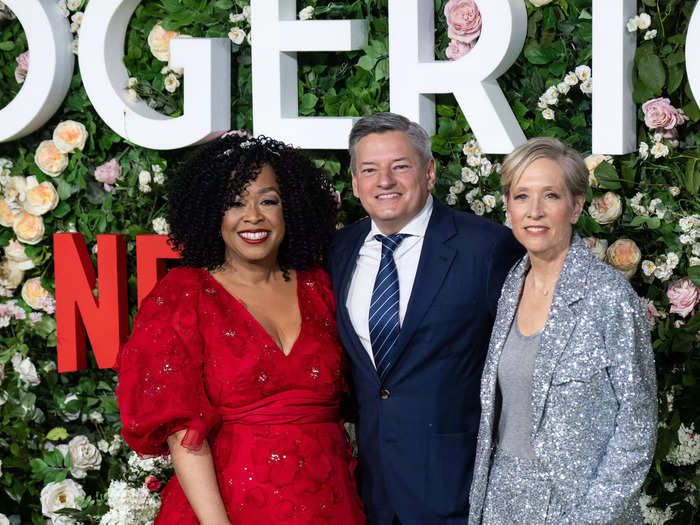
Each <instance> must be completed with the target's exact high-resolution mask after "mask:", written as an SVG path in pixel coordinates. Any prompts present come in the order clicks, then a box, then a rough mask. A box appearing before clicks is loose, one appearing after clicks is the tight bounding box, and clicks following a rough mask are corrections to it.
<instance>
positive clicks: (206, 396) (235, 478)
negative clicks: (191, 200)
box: [117, 268, 365, 525]
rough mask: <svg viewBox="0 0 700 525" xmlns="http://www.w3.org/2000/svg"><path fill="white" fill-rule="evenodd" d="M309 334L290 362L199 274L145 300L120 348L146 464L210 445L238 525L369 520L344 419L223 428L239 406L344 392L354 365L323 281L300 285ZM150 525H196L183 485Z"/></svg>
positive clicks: (132, 439)
mask: <svg viewBox="0 0 700 525" xmlns="http://www.w3.org/2000/svg"><path fill="white" fill-rule="evenodd" d="M297 279H298V285H297V293H298V294H299V307H300V311H301V316H302V329H301V333H300V334H299V339H298V340H297V342H296V343H295V345H294V347H293V349H292V352H291V353H290V354H289V356H286V357H285V356H284V354H282V352H281V350H280V349H279V348H278V347H277V346H276V345H274V344H273V342H272V340H271V339H270V337H269V335H267V333H266V332H265V331H264V330H263V328H262V327H261V326H260V325H259V323H257V321H255V319H253V318H252V317H251V316H250V314H249V313H248V312H247V311H246V310H245V309H244V308H243V306H242V305H241V304H240V303H239V302H238V301H237V300H236V299H235V298H234V297H232V296H231V295H230V294H228V292H226V291H225V290H224V289H223V288H222V287H221V286H220V285H219V284H218V283H217V282H216V281H215V280H213V279H212V278H211V276H209V275H208V274H207V273H205V272H204V271H202V270H196V269H192V268H179V269H175V270H172V271H171V272H170V273H169V274H168V276H166V278H165V279H163V280H162V281H161V282H160V283H159V284H158V286H157V287H156V290H155V291H154V292H153V293H151V295H149V297H148V298H147V299H146V300H145V301H144V303H143V305H142V307H141V311H140V312H139V315H138V316H137V319H136V321H135V328H134V333H133V334H132V336H131V338H130V340H129V342H128V343H127V344H125V345H123V347H122V349H121V351H120V355H119V359H118V370H119V379H120V386H119V389H118V392H117V396H118V402H119V407H120V410H121V413H122V420H123V423H124V437H125V439H126V440H127V442H128V443H129V444H130V445H131V446H132V448H133V449H134V450H136V451H137V452H139V453H140V454H164V453H167V446H166V444H165V439H166V438H167V436H168V435H170V434H171V433H172V432H174V431H176V430H179V429H183V428H186V429H187V430H188V432H187V434H186V436H185V439H186V440H187V443H185V442H183V445H185V446H189V447H190V448H193V449H196V448H199V446H201V443H202V442H203V440H204V439H205V438H206V439H207V440H208V442H209V444H210V446H211V448H212V454H213V457H214V464H215V469H216V473H217V477H218V480H219V487H220V490H221V494H222V497H223V499H224V502H225V505H226V508H227V511H228V514H229V518H230V520H231V522H232V523H256V524H269V525H272V524H290V525H291V524H297V523H299V524H309V525H311V524H314V525H321V524H329V525H330V524H337V525H356V524H362V523H364V522H365V518H364V515H363V512H362V508H361V502H360V500H359V497H358V496H357V491H356V488H355V484H354V479H353V476H352V471H353V469H354V464H355V460H354V459H353V458H352V455H351V451H350V449H349V445H348V442H347V439H346V437H345V431H344V429H343V426H342V422H341V421H337V422H329V423H307V424H278V425H262V424H252V425H247V424H224V425H221V424H220V417H219V412H218V407H228V408H236V407H240V406H244V405H248V404H250V403H252V402H255V401H257V400H260V399H262V398H265V397H267V396H271V395H275V394H280V393H284V392H286V391H288V390H294V389H297V390H298V389H309V390H312V391H316V392H320V393H324V394H330V395H332V396H337V398H338V399H340V397H341V395H343V392H347V385H346V380H345V375H346V372H347V363H346V362H345V357H344V354H343V353H342V351H341V347H340V343H339V340H338V336H337V333H336V330H335V304H334V302H333V294H332V292H331V291H330V283H329V280H328V277H327V276H326V274H325V273H323V272H321V271H311V272H308V273H299V274H298V275H297ZM162 501H163V503H162V507H161V512H160V514H159V516H158V518H157V519H156V521H155V525H164V524H171V523H179V524H191V525H195V524H196V523H198V521H197V519H196V517H195V516H194V513H193V512H192V510H191V508H190V506H189V504H188V502H187V499H186V497H185V496H184V493H183V492H182V489H181V488H180V485H179V484H178V482H177V479H173V480H172V481H171V482H170V483H169V484H168V486H167V487H166V489H165V490H164V492H163V494H162Z"/></svg>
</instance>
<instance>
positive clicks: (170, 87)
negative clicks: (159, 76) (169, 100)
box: [163, 73, 180, 93]
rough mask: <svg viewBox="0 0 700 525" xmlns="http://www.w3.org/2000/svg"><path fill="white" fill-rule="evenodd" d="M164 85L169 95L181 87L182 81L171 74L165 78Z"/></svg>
mask: <svg viewBox="0 0 700 525" xmlns="http://www.w3.org/2000/svg"><path fill="white" fill-rule="evenodd" d="M163 84H164V85H165V90H166V91H168V92H169V93H175V91H177V88H179V87H180V81H179V80H178V78H177V77H176V76H175V75H174V74H173V73H170V74H169V75H168V76H167V77H165V80H163Z"/></svg>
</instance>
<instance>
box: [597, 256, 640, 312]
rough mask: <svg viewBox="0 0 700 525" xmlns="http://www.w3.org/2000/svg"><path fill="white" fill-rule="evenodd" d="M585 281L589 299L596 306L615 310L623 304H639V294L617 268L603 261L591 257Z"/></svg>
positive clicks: (634, 305) (635, 305) (635, 306)
mask: <svg viewBox="0 0 700 525" xmlns="http://www.w3.org/2000/svg"><path fill="white" fill-rule="evenodd" d="M592 258H593V261H591V264H590V268H589V271H588V279H587V282H586V293H587V295H588V297H589V300H591V301H593V302H594V303H595V304H596V305H598V307H602V308H607V309H611V310H616V309H618V308H620V307H621V306H623V305H626V304H627V305H632V306H633V307H634V308H635V309H636V308H637V307H638V306H640V307H641V301H640V298H639V294H638V293H637V291H636V290H635V289H634V288H633V287H632V285H631V284H630V282H629V281H628V280H627V279H626V278H625V276H624V275H623V274H622V272H620V271H619V270H616V269H615V268H613V267H612V266H610V265H609V264H608V263H606V262H605V261H601V260H600V259H598V258H596V257H594V256H593V257H592Z"/></svg>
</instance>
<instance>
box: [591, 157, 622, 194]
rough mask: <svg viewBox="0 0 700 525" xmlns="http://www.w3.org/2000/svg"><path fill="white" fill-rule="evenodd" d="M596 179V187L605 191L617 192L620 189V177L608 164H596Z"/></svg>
mask: <svg viewBox="0 0 700 525" xmlns="http://www.w3.org/2000/svg"><path fill="white" fill-rule="evenodd" d="M594 175H595V177H596V179H598V186H599V187H601V188H604V189H606V190H618V189H620V188H622V185H621V184H620V181H619V180H618V179H619V178H620V176H619V175H618V173H617V170H616V169H615V167H614V166H613V165H612V164H610V163H609V162H601V163H600V164H598V166H597V167H596V169H595V171H594Z"/></svg>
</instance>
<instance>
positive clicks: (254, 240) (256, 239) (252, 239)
mask: <svg viewBox="0 0 700 525" xmlns="http://www.w3.org/2000/svg"><path fill="white" fill-rule="evenodd" d="M238 236H239V237H240V238H241V239H243V240H244V241H245V242H247V243H248V244H260V243H261V242H265V241H266V240H267V238H268V237H269V236H270V232H269V231H268V230H255V231H243V232H238Z"/></svg>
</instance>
